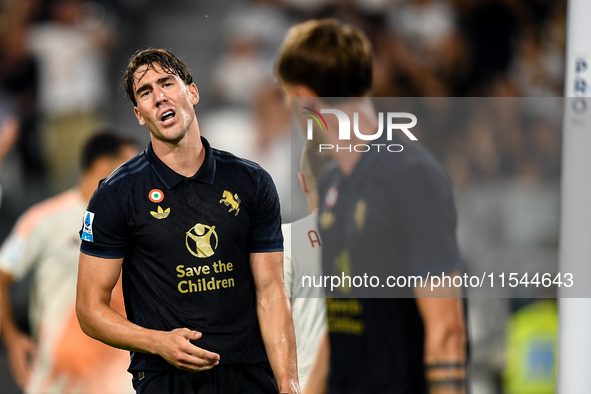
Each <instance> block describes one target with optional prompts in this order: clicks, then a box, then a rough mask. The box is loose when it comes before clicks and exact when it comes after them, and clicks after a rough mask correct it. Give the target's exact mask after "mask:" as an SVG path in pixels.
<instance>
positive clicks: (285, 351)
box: [250, 252, 300, 394]
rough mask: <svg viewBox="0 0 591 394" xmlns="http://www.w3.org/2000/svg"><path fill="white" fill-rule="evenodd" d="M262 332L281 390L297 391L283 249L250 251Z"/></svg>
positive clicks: (293, 337) (295, 360) (294, 393)
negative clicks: (265, 251)
mask: <svg viewBox="0 0 591 394" xmlns="http://www.w3.org/2000/svg"><path fill="white" fill-rule="evenodd" d="M250 266H251V270H252V275H253V278H254V284H255V288H256V300H257V301H256V302H257V314H258V318H259V325H260V328H261V335H262V337H263V342H264V345H265V349H266V351H267V356H268V357H269V362H270V363H271V368H272V369H273V373H274V374H275V378H276V379H277V383H278V385H279V392H280V393H289V394H299V393H300V387H299V383H298V368H297V356H296V342H295V333H294V328H293V320H292V317H291V306H290V303H289V298H288V296H287V291H286V290H285V284H284V282H283V252H269V253H251V254H250Z"/></svg>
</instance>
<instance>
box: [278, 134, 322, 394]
mask: <svg viewBox="0 0 591 394" xmlns="http://www.w3.org/2000/svg"><path fill="white" fill-rule="evenodd" d="M330 160H331V159H330V156H328V155H327V154H325V153H319V152H317V147H316V146H315V145H314V144H306V146H305V147H304V150H303V151H302V158H301V172H299V173H298V177H299V180H300V185H301V187H302V191H303V192H304V194H305V195H306V199H307V200H308V209H309V211H310V215H308V216H306V217H305V218H303V219H300V220H298V221H296V222H293V223H287V224H284V225H283V226H282V230H283V237H284V241H283V245H284V248H285V258H284V274H285V287H286V288H287V293H288V294H289V298H290V300H291V309H292V316H293V324H294V328H295V335H296V343H297V354H298V373H299V378H300V385H301V387H302V389H303V390H304V392H305V389H306V382H307V381H308V375H309V374H310V372H311V370H312V366H313V364H314V361H315V360H316V357H317V354H318V351H319V348H320V344H321V339H322V338H323V337H324V335H325V334H326V305H325V303H324V292H323V291H322V289H319V288H314V287H312V286H311V285H309V284H305V283H304V280H308V281H310V280H311V278H314V277H316V278H317V277H318V276H320V275H322V260H321V253H320V249H321V247H322V242H321V240H320V235H319V234H318V226H317V224H316V223H317V221H318V186H317V180H318V175H319V174H320V172H321V171H322V169H323V168H324V167H325V166H326V165H327V164H328V163H329V162H330Z"/></svg>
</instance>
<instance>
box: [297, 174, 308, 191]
mask: <svg viewBox="0 0 591 394" xmlns="http://www.w3.org/2000/svg"><path fill="white" fill-rule="evenodd" d="M298 179H299V180H300V187H301V188H302V192H304V194H308V193H309V192H310V189H309V188H308V182H307V181H306V176H305V175H304V174H303V173H301V172H298Z"/></svg>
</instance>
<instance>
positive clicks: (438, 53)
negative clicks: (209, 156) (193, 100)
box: [0, 0, 566, 394]
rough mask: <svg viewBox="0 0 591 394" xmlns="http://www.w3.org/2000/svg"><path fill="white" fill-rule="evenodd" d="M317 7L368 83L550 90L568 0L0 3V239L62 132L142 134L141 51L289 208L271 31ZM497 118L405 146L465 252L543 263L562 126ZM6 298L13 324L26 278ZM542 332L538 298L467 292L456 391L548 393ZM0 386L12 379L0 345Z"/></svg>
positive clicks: (548, 329) (539, 93) (67, 180)
mask: <svg viewBox="0 0 591 394" xmlns="http://www.w3.org/2000/svg"><path fill="white" fill-rule="evenodd" d="M318 17H335V18H338V19H340V20H342V21H344V22H347V23H351V24H354V25H356V26H358V27H360V28H362V29H363V30H364V31H365V33H366V34H367V35H368V36H369V38H370V39H371V41H372V43H373V46H374V52H375V59H374V89H373V91H374V95H375V96H381V97H418V96H421V97H458V96H459V97H509V96H511V97H514V96H515V97H519V96H526V97H560V96H562V95H563V90H564V89H563V81H564V52H565V25H566V0H250V1H246V0H244V1H236V0H216V1H207V2H206V1H191V0H168V1H165V2H164V1H160V2H158V1H154V0H102V1H101V0H97V1H84V0H2V1H0V159H1V161H2V163H1V169H0V184H1V185H2V191H3V193H2V205H1V208H0V241H2V240H4V239H5V237H6V235H7V233H8V231H9V230H10V228H11V227H12V226H13V225H14V222H15V220H16V219H17V217H18V216H19V215H20V214H21V213H22V212H23V211H24V210H25V209H26V208H28V207H29V206H30V205H32V204H34V203H36V202H38V201H40V200H42V199H44V198H47V197H49V196H50V195H52V194H54V193H56V192H59V191H62V190H64V189H66V188H68V187H70V186H71V185H73V184H74V181H75V179H76V177H77V175H78V170H77V168H78V163H77V151H76V147H77V146H79V144H80V142H78V140H80V139H83V138H84V137H85V136H87V135H89V134H90V133H91V132H92V131H93V130H94V129H96V128H97V127H98V126H99V125H100V124H108V125H112V126H114V127H115V128H116V129H118V130H120V131H121V132H122V133H124V134H125V135H129V136H132V137H133V138H135V139H136V140H137V141H138V142H139V144H140V146H141V147H142V148H143V147H144V146H145V145H146V144H147V142H148V140H149V136H148V133H147V131H146V130H145V128H142V127H141V126H139V125H138V124H137V121H136V119H135V117H134V115H133V111H132V106H131V104H130V103H129V102H128V101H127V99H126V98H125V97H124V93H123V89H122V87H121V83H122V76H123V71H124V69H125V66H126V64H127V60H128V59H129V57H130V56H131V55H132V54H133V53H134V52H135V51H136V50H137V49H139V48H146V47H149V46H151V47H163V48H166V49H170V50H172V51H173V52H174V53H176V54H177V55H180V56H181V58H182V59H183V60H184V61H185V62H186V63H187V65H188V66H189V67H190V68H191V70H192V72H193V76H194V78H195V83H196V84H197V87H198V88H199V90H200V96H201V101H200V103H199V104H198V106H197V115H198V118H199V121H200V127H201V130H202V133H203V134H204V135H205V136H206V137H207V138H209V139H210V141H211V142H212V145H214V146H216V147H218V148H221V149H226V150H229V151H231V152H233V153H235V154H237V155H240V156H244V157H247V158H250V159H252V160H254V161H257V162H259V163H260V164H261V165H263V167H265V168H267V169H268V170H269V171H270V172H271V174H272V176H273V177H274V179H275V182H276V184H277V186H278V189H279V192H280V196H281V198H282V204H283V206H284V209H283V212H282V214H283V218H284V221H286V222H288V221H292V220H295V219H298V218H299V217H302V216H304V215H305V210H304V202H303V198H301V199H300V200H297V198H295V196H297V195H298V193H297V190H298V189H295V191H296V192H292V190H294V188H295V187H297V181H294V179H296V178H295V176H294V175H295V174H291V167H290V162H289V161H288V160H286V158H288V157H290V155H291V151H290V141H291V139H290V119H289V115H288V114H287V113H286V111H284V109H283V107H282V105H283V103H282V98H281V92H280V91H279V90H278V88H277V86H276V84H275V80H274V77H273V73H272V65H273V61H274V56H275V54H276V52H277V49H278V46H279V44H280V42H281V40H282V38H283V37H284V35H285V32H286V31H287V29H288V28H289V27H290V26H291V25H293V24H294V23H297V22H300V21H303V20H306V19H310V18H318ZM15 120H16V122H15ZM555 120H556V119H555ZM17 124H18V127H17V126H16V125H17ZM487 125H488V126H489V127H486V126H487ZM513 126H514V127H509V128H507V127H499V126H498V125H497V126H494V122H492V120H491V121H490V122H489V121H486V120H485V121H477V120H475V121H474V122H473V124H472V126H470V125H468V127H466V128H464V129H462V130H453V129H450V130H451V131H449V132H447V133H446V134H442V133H438V131H437V130H432V131H429V132H425V135H424V136H423V138H421V141H422V142H423V143H425V144H426V145H427V146H430V147H431V149H432V150H433V151H434V153H435V154H436V155H437V156H438V157H439V159H440V160H441V161H442V162H443V164H444V165H445V166H446V168H447V170H448V172H449V173H450V175H451V177H452V178H453V180H454V183H455V186H456V189H457V196H458V201H459V206H460V207H461V209H460V228H459V236H460V242H461V247H462V251H463V254H464V258H465V259H466V261H467V264H471V263H473V264H478V260H479V259H481V258H483V256H486V258H487V259H500V260H503V261H504V262H505V263H507V264H510V262H511V261H527V260H532V261H548V264H549V265H551V266H552V265H553V266H554V267H555V266H556V264H557V247H558V228H559V206H560V201H559V191H560V190H559V185H560V152H561V131H560V130H561V121H560V118H559V119H557V121H555V122H547V123H546V122H544V123H541V124H539V125H538V126H537V127H535V128H534V129H533V130H534V131H531V130H529V131H525V130H523V129H522V128H520V127H519V125H516V124H514V125H513ZM17 130H18V136H17V138H16V143H15V144H14V146H11V145H12V144H11V140H12V139H13V138H10V137H11V136H14V135H16V132H17ZM3 136H4V138H3ZM2 156H4V157H2ZM296 160H297V158H296ZM292 196H293V197H294V198H292ZM532 218H534V220H532ZM13 293H14V300H15V303H16V304H17V305H18V310H19V311H21V312H22V313H21V314H20V316H18V318H19V319H20V321H21V323H22V325H23V327H26V325H27V322H26V321H27V314H26V308H27V297H26V294H27V282H26V281H25V282H24V283H21V284H19V285H18V286H15V288H14V291H13ZM556 327H557V326H556V306H555V302H554V301H552V300H549V301H546V302H545V303H543V304H540V303H537V302H534V303H532V300H529V299H525V298H516V299H500V300H499V299H488V300H487V299H475V300H471V301H470V336H471V346H472V361H471V387H472V393H473V394H497V393H526V394H527V393H532V394H533V393H553V392H554V382H555V359H556V355H555V352H556V339H555V338H556V330H557V328H556ZM528 341H530V342H531V341H533V342H534V343H535V344H536V346H537V347H535V349H533V348H530V347H528V346H529V345H528V344H529V342H528ZM531 349H533V350H531ZM528 352H529V353H528ZM527 379H530V381H531V382H533V383H532V384H530V385H528V383H527V382H528V380H527ZM516 380H519V382H520V383H519V384H517V385H516V383H515V381H516ZM0 391H1V392H2V393H6V394H12V393H18V392H19V391H18V390H17V388H16V386H15V385H14V382H13V379H12V377H11V375H10V371H9V367H8V364H7V360H6V357H5V353H4V351H3V350H2V349H0Z"/></svg>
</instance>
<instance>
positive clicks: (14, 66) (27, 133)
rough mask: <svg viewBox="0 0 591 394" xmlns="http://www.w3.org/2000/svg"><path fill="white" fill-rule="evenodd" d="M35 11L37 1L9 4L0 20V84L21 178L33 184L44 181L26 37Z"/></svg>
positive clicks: (34, 74) (34, 70)
mask: <svg viewBox="0 0 591 394" xmlns="http://www.w3.org/2000/svg"><path fill="white" fill-rule="evenodd" d="M39 8H40V7H39V1H37V0H22V1H15V0H11V1H8V2H7V3H6V7H5V9H4V13H3V16H2V18H1V19H0V84H1V85H2V89H3V90H4V92H5V93H6V94H7V95H9V96H10V97H11V98H12V100H13V102H14V106H15V108H14V112H15V115H16V116H17V117H18V120H19V123H20V126H21V127H20V128H21V132H20V136H19V140H18V145H17V147H18V152H19V154H20V163H21V165H22V166H23V170H24V175H25V177H26V178H27V180H34V181H36V182H39V181H41V180H43V178H44V174H45V162H44V160H43V157H42V149H41V144H40V141H39V135H38V127H37V116H36V104H37V103H36V100H37V97H36V94H37V79H38V78H37V63H36V62H35V60H34V59H33V58H32V56H31V55H30V53H29V51H28V50H27V46H26V37H27V33H28V29H29V26H30V23H31V20H32V19H33V18H35V16H36V12H37V11H38V9H39Z"/></svg>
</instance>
